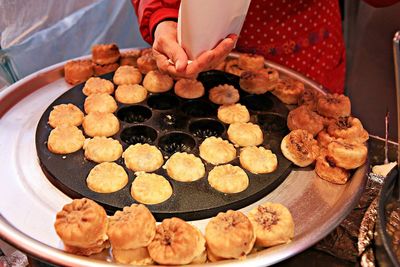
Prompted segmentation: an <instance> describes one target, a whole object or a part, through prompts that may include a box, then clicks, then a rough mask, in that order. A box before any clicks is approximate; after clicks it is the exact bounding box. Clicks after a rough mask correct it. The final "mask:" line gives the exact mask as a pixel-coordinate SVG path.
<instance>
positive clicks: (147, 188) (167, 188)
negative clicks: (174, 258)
mask: <svg viewBox="0 0 400 267" xmlns="http://www.w3.org/2000/svg"><path fill="white" fill-rule="evenodd" d="M131 195H132V197H133V198H134V199H135V200H136V201H138V202H140V203H143V204H146V205H153V204H159V203H162V202H164V201H166V200H167V199H169V198H170V197H171V195H172V187H171V185H170V184H169V182H168V181H167V179H165V178H164V177H163V176H161V175H158V174H155V173H139V174H138V175H137V176H136V178H135V180H133V183H132V187H131ZM152 258H153V257H152ZM153 259H154V258H153Z"/></svg>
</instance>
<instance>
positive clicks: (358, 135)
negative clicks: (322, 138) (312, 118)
mask: <svg viewBox="0 0 400 267" xmlns="http://www.w3.org/2000/svg"><path fill="white" fill-rule="evenodd" d="M326 131H327V132H328V134H329V135H331V136H333V137H335V138H342V139H346V141H348V142H350V143H352V142H359V143H364V142H366V141H367V140H368V139H369V135H368V132H367V131H366V130H365V129H364V127H363V125H362V124H361V121H360V120H359V119H357V118H355V117H341V118H339V119H337V120H334V121H332V122H331V123H330V124H329V125H328V128H327V129H326Z"/></svg>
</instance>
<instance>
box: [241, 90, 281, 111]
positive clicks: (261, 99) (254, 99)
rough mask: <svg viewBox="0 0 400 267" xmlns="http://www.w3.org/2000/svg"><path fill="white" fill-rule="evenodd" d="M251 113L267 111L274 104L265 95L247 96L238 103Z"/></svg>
mask: <svg viewBox="0 0 400 267" xmlns="http://www.w3.org/2000/svg"><path fill="white" fill-rule="evenodd" d="M240 102H241V103H242V104H243V105H245V106H246V107H247V108H248V109H250V110H252V111H269V110H271V109H272V107H273V106H274V102H272V100H271V99H270V98H269V97H268V96H267V95H265V94H264V95H248V96H245V97H243V98H242V99H241V101H240Z"/></svg>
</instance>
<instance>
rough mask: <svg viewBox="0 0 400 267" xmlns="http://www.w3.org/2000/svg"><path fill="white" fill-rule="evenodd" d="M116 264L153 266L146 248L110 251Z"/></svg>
mask: <svg viewBox="0 0 400 267" xmlns="http://www.w3.org/2000/svg"><path fill="white" fill-rule="evenodd" d="M112 255H113V258H114V260H115V261H116V262H118V263H122V264H130V265H154V264H155V262H154V261H153V259H152V258H151V257H150V255H149V251H148V250H147V247H142V248H135V249H115V248H114V247H113V249H112Z"/></svg>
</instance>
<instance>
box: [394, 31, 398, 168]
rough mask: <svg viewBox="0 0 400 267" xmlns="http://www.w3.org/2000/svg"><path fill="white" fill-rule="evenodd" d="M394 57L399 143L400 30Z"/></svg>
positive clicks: (395, 43)
mask: <svg viewBox="0 0 400 267" xmlns="http://www.w3.org/2000/svg"><path fill="white" fill-rule="evenodd" d="M393 58H394V75H395V78H396V98H397V138H398V140H397V143H399V144H400V116H399V112H400V31H398V32H396V34H395V35H394V37H393ZM397 163H398V164H399V163H400V153H399V151H397Z"/></svg>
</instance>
